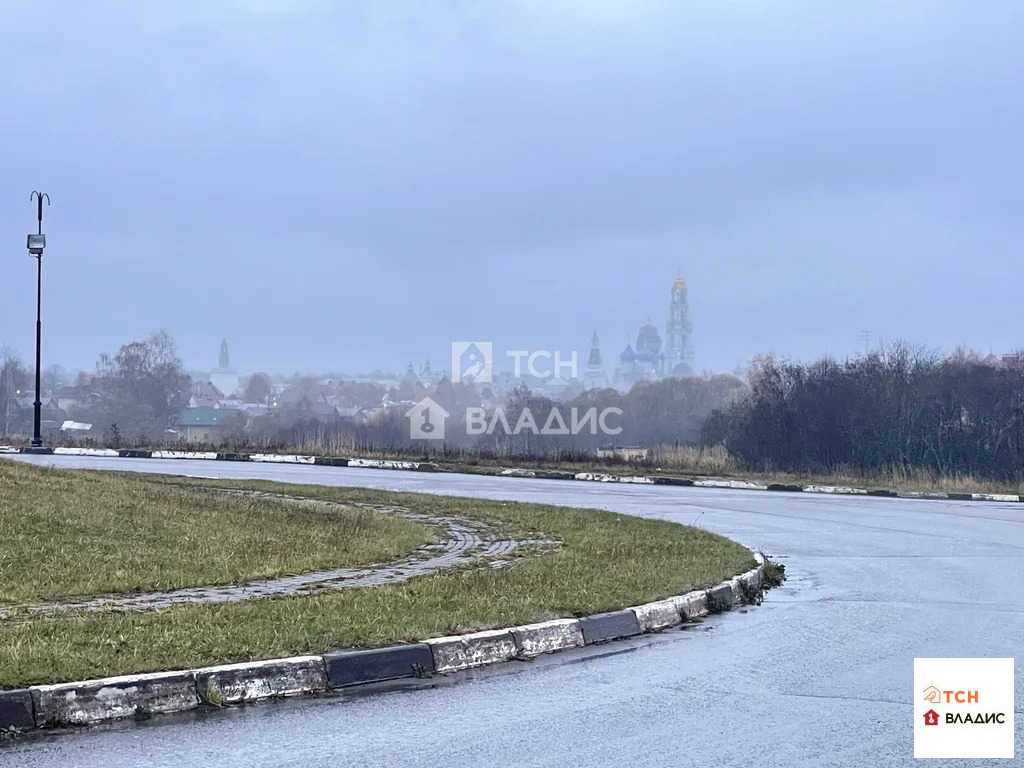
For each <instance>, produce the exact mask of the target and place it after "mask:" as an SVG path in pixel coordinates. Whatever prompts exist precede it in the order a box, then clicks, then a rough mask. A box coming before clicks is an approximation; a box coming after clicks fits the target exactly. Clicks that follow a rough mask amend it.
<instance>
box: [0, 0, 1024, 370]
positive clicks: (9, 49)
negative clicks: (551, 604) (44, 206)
mask: <svg viewBox="0 0 1024 768" xmlns="http://www.w3.org/2000/svg"><path fill="white" fill-rule="evenodd" d="M1022 32H1024V3H1020V2H1019V0H990V1H989V2H985V3H977V2H967V0H964V1H963V2H945V1H944V0H899V2H892V0H886V1H885V2H876V0H855V1H851V2H845V1H840V0H828V2H823V1H822V0H801V1H798V0H775V1H774V2H767V0H746V1H741V0H731V1H730V0H707V2H689V1H687V0H561V1H560V2H558V1H554V0H504V1H503V2H485V0H408V1H407V2H387V1H386V0H367V1H366V2H354V1H353V2H340V1H339V2H327V0H323V1H322V2H321V1H319V0H176V2H173V3H172V2H138V1H137V0H91V2H88V3H85V2H70V1H69V0H35V1H34V2H31V3H29V2H22V3H14V2H5V3H3V9H2V10H0V74H2V76H0V103H2V105H3V107H2V109H0V242H2V243H4V247H3V249H2V252H3V256H2V259H0V307H2V308H0V344H4V343H6V344H9V345H12V346H14V347H15V348H16V349H18V350H19V351H20V352H21V353H22V354H23V356H24V357H25V358H26V360H28V359H30V356H31V352H32V348H33V346H32V345H33V332H34V326H33V321H34V317H33V314H34V311H35V307H34V298H35V296H34V262H33V261H32V260H31V259H30V258H29V257H28V256H27V255H26V254H25V250H24V238H25V233H26V232H28V231H29V230H30V229H31V228H32V227H33V226H34V223H35V222H34V210H33V208H32V205H31V204H30V203H29V199H28V196H29V192H30V191H31V190H33V189H42V190H44V191H46V192H48V193H49V194H50V196H51V197H52V200H53V205H52V206H51V207H50V208H49V209H48V211H47V213H46V217H47V218H46V221H45V224H46V226H45V230H46V232H47V234H48V236H49V240H48V249H47V252H46V256H45V257H44V294H43V300H44V306H43V309H44V364H49V363H52V362H61V363H64V364H65V365H67V366H69V367H84V368H90V369H91V368H92V366H93V365H94V363H95V360H96V357H97V355H98V354H99V353H100V352H102V351H110V352H113V351H116V349H117V347H118V346H119V345H120V344H122V343H124V342H127V341H130V340H131V339H133V338H139V337H142V336H143V335H145V334H146V333H147V332H149V331H151V330H155V329H159V328H163V329H166V330H167V331H168V332H169V333H171V334H172V335H173V336H174V337H175V339H176V340H177V342H178V346H179V351H180V352H181V354H182V356H183V358H184V359H185V361H186V363H187V364H189V366H190V367H200V368H202V367H209V366H213V365H215V364H216V356H217V351H218V348H219V344H220V340H221V338H222V337H227V339H228V341H229V343H230V345H231V350H232V358H233V362H234V363H235V365H236V367H238V368H239V369H240V370H242V371H243V372H245V371H251V370H254V369H263V370H272V371H281V372H293V371H322V370H348V371H355V370H368V369H373V368H377V367H382V368H391V369H404V367H405V364H406V362H407V361H409V360H414V361H416V362H417V363H418V362H419V361H421V360H422V359H424V358H429V359H430V360H431V362H432V363H433V365H434V367H446V366H447V364H448V361H449V344H450V342H451V341H452V340H462V339H480V340H492V341H494V342H495V345H496V347H497V348H499V349H500V348H517V347H518V348H522V349H562V350H571V349H580V350H581V351H582V352H583V354H584V357H585V352H586V349H587V347H588V344H589V339H590V334H591V333H592V331H593V330H594V329H595V328H596V329H597V330H598V332H599V333H600V335H601V338H602V342H603V351H604V354H605V359H606V361H609V368H611V367H612V361H614V360H615V359H617V356H618V353H619V352H620V351H621V349H622V348H623V347H624V345H625V343H626V340H627V337H630V338H631V340H633V341H635V336H636V331H637V328H638V327H639V325H641V324H642V323H643V322H645V321H647V320H648V318H650V320H651V321H653V322H654V323H655V324H656V325H657V326H658V327H659V329H661V330H662V334H664V324H665V319H666V312H667V305H668V301H669V289H670V286H671V283H672V280H673V279H674V277H675V276H676V273H677V272H680V271H681V273H682V274H683V276H684V277H685V278H686V280H687V284H688V286H689V291H690V306H691V319H692V323H693V329H694V336H693V347H694V352H695V360H694V362H695V365H696V367H697V368H698V369H712V370H725V371H729V370H731V369H732V368H733V367H735V366H736V365H737V364H738V363H743V362H745V361H746V360H747V359H748V358H749V357H751V356H752V355H754V354H757V353H764V352H769V351H771V352H774V353H776V354H778V355H789V356H792V357H796V358H800V359H812V358H816V357H818V356H820V355H822V354H826V353H830V354H833V355H836V356H845V355H847V354H852V353H854V352H856V351H857V350H858V349H863V343H864V342H863V340H862V338H861V332H862V331H863V330H871V331H872V332H873V334H874V337H875V338H878V337H887V338H898V337H902V338H907V339H910V340H913V341H915V342H920V343H923V344H926V345H928V346H931V347H941V348H945V349H948V348H951V347H952V346H954V345H956V344H958V343H965V344H968V345H970V346H973V347H975V348H977V349H979V350H980V351H982V352H986V353H987V352H988V351H989V349H992V350H993V351H995V352H997V353H999V352H1003V351H1007V350H1009V349H1010V348H1014V347H1019V346H1024V321H1022V320H1024V318H1022V315H1024V302H1022V301H1021V290H1020V288H1019V280H1020V274H1021V270H1022V268H1024V265H1022V259H1021V235H1022V233H1024V232H1022V230H1024V226H1022V223H1021V222H1022V218H1021V212H1022V210H1024V206H1022V203H1024V191H1022V178H1024V167H1022V166H1024V162H1022V152H1021V128H1022V117H1024V110H1022V105H1021V101H1022V96H1021V93H1022V91H1021V83H1022V82H1024V72H1022V69H1024V67H1022V62H1024V52H1022V51H1021V47H1020V41H1021V39H1022Z"/></svg>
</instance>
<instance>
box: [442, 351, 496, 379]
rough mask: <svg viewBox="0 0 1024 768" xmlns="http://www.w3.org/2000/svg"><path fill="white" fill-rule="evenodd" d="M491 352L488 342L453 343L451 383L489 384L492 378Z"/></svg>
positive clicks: (492, 358)
mask: <svg viewBox="0 0 1024 768" xmlns="http://www.w3.org/2000/svg"><path fill="white" fill-rule="evenodd" d="M493 350H494V345H493V344H492V343H491V342H489V341H453V342H452V382H459V381H465V382H476V383H477V384H490V383H491V380H492V377H493V376H494V351H493Z"/></svg>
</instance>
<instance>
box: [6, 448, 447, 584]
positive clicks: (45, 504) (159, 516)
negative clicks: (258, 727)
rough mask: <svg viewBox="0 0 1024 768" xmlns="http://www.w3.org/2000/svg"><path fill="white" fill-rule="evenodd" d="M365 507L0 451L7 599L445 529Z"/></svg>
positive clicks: (210, 571)
mask: <svg viewBox="0 0 1024 768" xmlns="http://www.w3.org/2000/svg"><path fill="white" fill-rule="evenodd" d="M433 538H434V537H433V534H432V532H431V531H430V530H429V529H428V528H427V527H425V526H423V525H420V524H418V523H415V522H413V521H409V520H404V519H400V518H395V517H389V516H386V515H382V514H379V513H377V512H374V511H372V510H365V509H343V510H339V509H329V508H325V507H317V506H313V505H308V504H295V503H287V502H281V501H271V500H265V499H259V500H257V499H246V498H240V497H236V496H228V495H225V494H218V493H212V492H209V491H203V490H198V489H195V488H191V487H188V486H186V485H183V484H170V483H166V482H162V481H160V482H158V481H155V480H154V479H153V478H149V477H146V476H140V475H130V474H127V473H116V474H115V473H110V472H75V471H68V470H58V469H53V468H46V467H35V466H31V465H28V464H22V463H19V462H13V461H6V460H0V602H2V603H8V604H10V603H19V602H28V601H38V600H45V599H59V598H70V597H76V596H84V595H95V594H103V593H109V592H133V591H139V590H166V589H174V588H178V587H186V586H202V585H213V584H232V583H238V582H242V581H251V580H254V579H260V578H269V577H273V576H281V575H285V574H293V573H302V572H307V571H316V570H324V569H328V568H341V567H347V566H355V565H367V564H370V563H376V562H381V561H383V560H390V559H393V558H395V557H397V556H398V555H402V554H406V553H409V552H412V551H413V550H415V549H416V548H417V547H419V546H421V545H423V544H426V543H428V542H429V541H431V540H432V539H433Z"/></svg>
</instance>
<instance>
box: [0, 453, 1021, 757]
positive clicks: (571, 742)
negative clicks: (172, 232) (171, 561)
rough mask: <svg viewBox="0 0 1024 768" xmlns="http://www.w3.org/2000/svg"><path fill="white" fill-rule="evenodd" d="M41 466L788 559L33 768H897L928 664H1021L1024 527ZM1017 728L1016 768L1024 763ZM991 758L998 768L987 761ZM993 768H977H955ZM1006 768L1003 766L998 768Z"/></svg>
mask: <svg viewBox="0 0 1024 768" xmlns="http://www.w3.org/2000/svg"><path fill="white" fill-rule="evenodd" d="M21 458H22V459H24V460H31V461H34V462H35V463H48V464H57V465H60V466H66V467H72V466H73V467H93V468H106V469H120V470H138V471H147V472H170V473H178V474H189V475H197V476H218V477H260V478H269V479H275V480H282V481H290V482H307V483H323V484H331V485H352V486H368V487H375V488H384V489H394V490H403V491H433V492H439V493H449V494H456V495H464V496H480V497H487V498H496V499H515V500H520V501H544V502H549V503H556V504H567V505H575V506H589V507H602V508H606V509H611V510H614V511H616V512H624V513H627V514H634V515H643V516H649V517H660V518H666V519H669V520H675V521H678V522H680V523H689V524H693V523H695V524H697V525H700V526H703V527H706V528H708V529H710V530H713V531H715V532H717V533H721V534H724V535H726V536H730V537H732V538H735V539H737V540H739V541H741V542H743V543H744V544H746V545H747V546H749V547H751V548H754V549H760V550H763V551H765V552H767V553H769V554H770V555H773V556H775V557H777V558H779V559H781V560H782V561H783V562H785V564H786V567H787V570H788V572H789V574H790V580H789V581H788V582H787V584H786V586H785V587H783V588H782V589H778V590H774V591H772V592H771V593H769V596H768V599H767V600H766V601H765V603H764V605H762V606H761V607H758V608H752V609H749V610H746V611H744V612H736V613H732V614H728V615H725V616H720V617H715V618H713V619H711V620H710V621H708V622H707V623H705V624H704V625H702V626H701V627H699V628H697V629H690V630H683V631H676V632H669V633H666V634H663V635H658V636H655V637H653V638H646V639H641V640H636V641H634V642H630V643H622V644H616V645H611V646H605V647H603V648H602V649H600V651H599V652H598V653H596V654H595V653H593V652H590V653H577V654H570V655H568V656H564V657H563V656H553V657H550V658H547V659H545V660H544V661H543V662H541V663H539V664H513V665H504V666H503V667H501V668H499V669H494V670H487V671H484V672H477V673H476V674H473V675H466V678H465V680H464V681H463V682H461V683H460V684H452V683H451V682H449V681H443V682H442V683H441V684H440V685H436V686H432V687H430V686H423V687H419V688H417V689H415V690H406V691H403V692H400V693H396V692H390V693H382V694H373V695H361V696H356V697H347V696H341V697H336V698H335V697H331V698H325V699H316V700H294V701H288V702H281V703H270V704H265V705H259V706H253V707H248V708H243V709H237V710H231V711H229V712H214V713H212V714H210V715H194V714H191V715H181V716H173V717H167V718H156V719H154V720H152V721H150V722H148V723H145V724H139V725H137V724H134V723H126V724H119V725H116V726H112V727H108V728H104V729H98V730H87V731H81V732H76V733H72V734H70V735H66V734H65V735H60V736H52V735H47V736H41V737H40V736H32V737H30V738H27V739H23V740H22V741H21V742H19V743H17V744H15V745H14V746H7V747H0V764H2V765H3V766H5V768H7V767H8V766H9V767H10V768H21V766H33V767H35V766H50V765H53V766H76V767H80V768H92V767H99V766H111V767H112V766H118V768H125V767H127V766H145V767H146V768H153V767H162V766H195V765H202V764H213V765H217V766H218V767H222V766H235V765H238V766H296V767H298V766H302V767H303V768H316V767H319V766H324V767H326V766H331V768H334V767H336V766H388V767H389V768H405V767H408V768H424V767H425V766H444V768H462V767H463V766H465V768H477V767H478V766H483V765H502V766H514V767H515V768H523V767H525V766H558V767H559V768H563V767H564V766H602V767H603V766H619V765H630V766H673V767H676V766H702V767H703V766H744V767H745V768H749V766H808V768H810V767H811V766H813V767H814V768H819V767H820V766H844V767H845V766H889V765H911V764H912V763H913V730H912V722H913V712H912V706H913V695H914V691H913V659H914V657H915V656H928V657H947V656H948V657H959V656H1001V657H1006V656H1017V657H1018V659H1017V662H1016V672H1015V680H1016V702H1017V704H1016V707H1017V709H1016V718H1020V717H1021V714H1022V712H1021V710H1022V705H1021V702H1022V701H1024V696H1022V693H1024V683H1022V680H1024V676H1022V675H1021V668H1020V658H1019V656H1020V655H1021V650H1022V649H1024V590H1022V589H1021V586H1022V585H1024V579H1022V577H1021V573H1022V571H1024V508H1022V507H1021V506H1020V505H1014V504H1005V505H1004V504H982V503H977V502H974V503H971V502H948V501H912V500H897V499H883V498H864V497H853V496H836V497H831V496H826V495H817V494H815V495H812V494H799V493H795V494H785V493H764V492H752V491H726V490H713V489H699V488H678V487H668V486H637V485H614V484H602V483H584V482H559V481H544V480H527V479H520V478H493V477H480V476H468V475H444V474H441V475H439V474H427V473H414V472H394V471H381V470H360V469H348V468H330V467H310V466H282V465H259V464H251V463H239V464H232V463H221V462H216V463H215V462H188V461H182V462H173V461H157V460H144V459H142V460H128V459H125V460H114V459H79V458H71V457H21ZM1020 733H1021V731H1020V728H1019V727H1018V729H1017V734H1016V754H1017V755H1018V756H1020V755H1021V754H1024V752H1022V751H1021V750H1022V748H1024V744H1022V739H1021V735H1020ZM983 762H984V761H982V764H983ZM941 764H942V765H957V764H962V765H970V766H972V767H973V766H977V765H979V761H966V760H965V761H959V762H958V761H943V762H942V763H941ZM1002 764H1003V765H1006V764H1007V762H1006V761H1002Z"/></svg>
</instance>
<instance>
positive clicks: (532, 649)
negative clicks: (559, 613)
mask: <svg viewBox="0 0 1024 768" xmlns="http://www.w3.org/2000/svg"><path fill="white" fill-rule="evenodd" d="M511 632H512V639H513V640H515V641H516V648H517V649H518V651H519V655H520V656H523V657H525V658H532V657H533V656H540V655H541V654H542V653H554V652H555V651H564V650H566V649H567V648H582V647H583V629H582V628H581V627H580V622H579V619H554V620H552V621H542V622H538V623H537V624H526V625H525V626H522V627H513V628H512V630H511Z"/></svg>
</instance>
